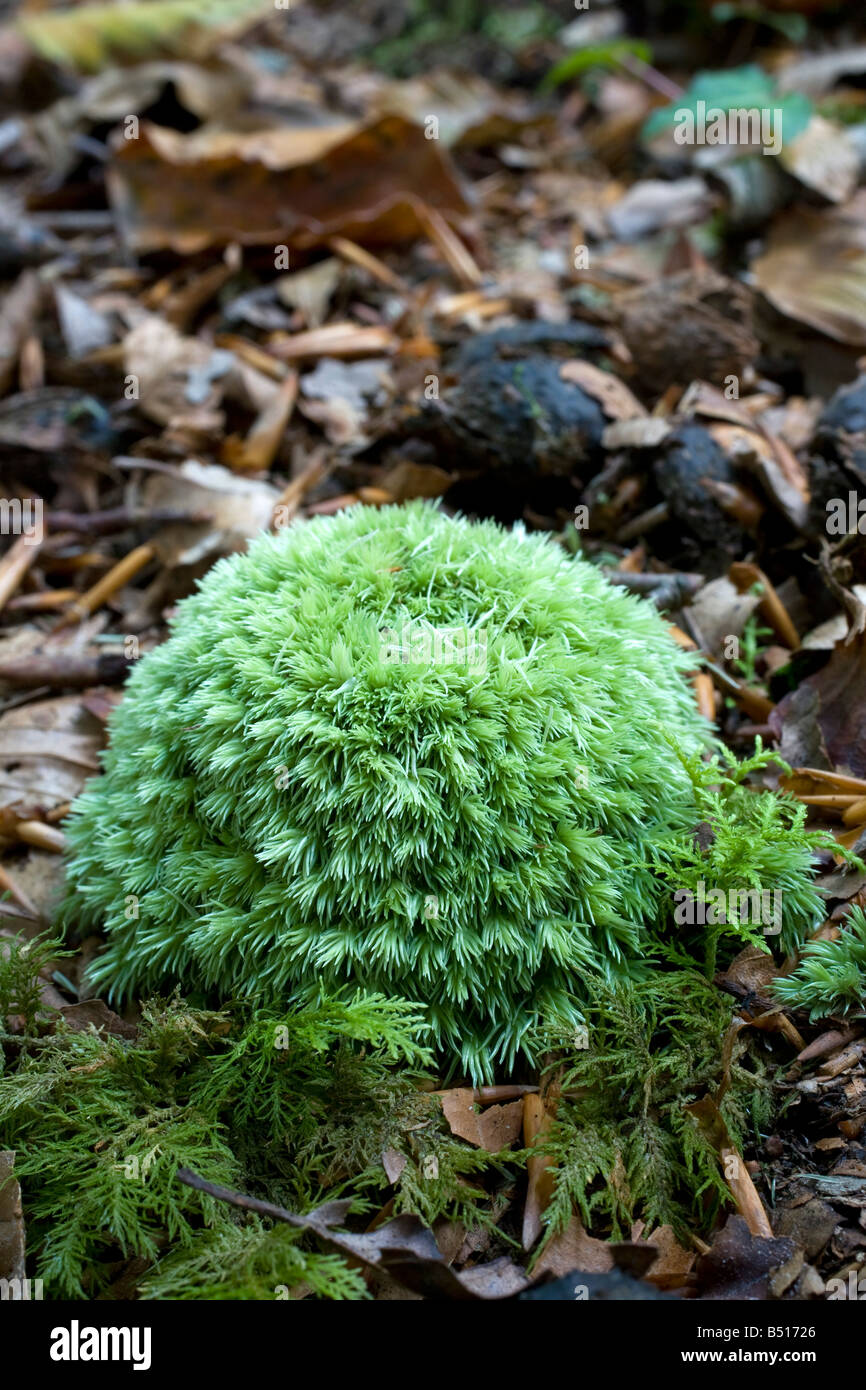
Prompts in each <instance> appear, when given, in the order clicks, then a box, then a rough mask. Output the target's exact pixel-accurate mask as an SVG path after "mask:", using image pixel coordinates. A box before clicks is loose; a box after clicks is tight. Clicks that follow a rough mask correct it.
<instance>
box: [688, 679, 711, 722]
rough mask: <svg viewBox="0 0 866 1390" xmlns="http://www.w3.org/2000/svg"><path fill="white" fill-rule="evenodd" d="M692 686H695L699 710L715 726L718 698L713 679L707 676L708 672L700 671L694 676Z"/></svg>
mask: <svg viewBox="0 0 866 1390" xmlns="http://www.w3.org/2000/svg"><path fill="white" fill-rule="evenodd" d="M692 685H693V686H694V691H695V700H696V701H697V706H698V710H699V711H700V713H701V714H702V715H703V716H704V718H705V719H708V720H709V721H710V723H711V724H714V723H715V722H716V697H715V692H714V690H713V681H712V677H711V676H709V675H707V672H706V671H698V672H697V673H696V674H695V675H694V676H692Z"/></svg>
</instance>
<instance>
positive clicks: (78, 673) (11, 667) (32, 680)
mask: <svg viewBox="0 0 866 1390" xmlns="http://www.w3.org/2000/svg"><path fill="white" fill-rule="evenodd" d="M130 665H131V662H129V661H127V659H126V657H125V656H123V655H122V654H121V653H120V652H99V653H98V654H92V653H90V652H75V651H66V650H61V649H58V650H56V651H44V652H34V653H33V654H32V655H30V656H27V657H24V658H21V659H19V660H14V659H10V660H7V661H0V681H3V682H5V684H6V685H11V686H14V687H15V688H16V689H18V690H34V689H36V688H38V687H40V686H46V687H48V689H50V690H62V689H63V688H64V687H65V686H73V687H74V688H75V689H85V688H86V687H87V686H89V685H118V684H119V683H120V682H121V681H123V680H125V678H126V674H127V672H128V670H129V667H130Z"/></svg>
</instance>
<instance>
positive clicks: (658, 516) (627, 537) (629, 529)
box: [616, 502, 671, 545]
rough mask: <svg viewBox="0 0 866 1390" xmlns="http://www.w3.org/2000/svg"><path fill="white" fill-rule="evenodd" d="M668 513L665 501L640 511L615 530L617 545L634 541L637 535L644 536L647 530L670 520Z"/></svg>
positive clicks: (652, 529) (651, 529)
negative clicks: (638, 514)
mask: <svg viewBox="0 0 866 1390" xmlns="http://www.w3.org/2000/svg"><path fill="white" fill-rule="evenodd" d="M670 515H671V513H670V508H669V506H668V504H667V502H659V503H658V504H657V505H656V506H655V507H650V508H649V510H648V511H645V512H641V514H640V516H636V517H635V518H634V519H633V520H632V521H629V522H627V523H626V525H625V526H621V527H620V529H619V531H617V533H616V541H617V545H625V544H626V543H627V542H628V541H635V540H637V538H638V536H645V535H646V533H647V531H654V530H655V528H656V527H657V526H663V525H664V523H665V522H666V521H669V520H670Z"/></svg>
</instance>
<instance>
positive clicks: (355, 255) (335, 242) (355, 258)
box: [328, 236, 411, 294]
mask: <svg viewBox="0 0 866 1390" xmlns="http://www.w3.org/2000/svg"><path fill="white" fill-rule="evenodd" d="M328 245H329V246H330V248H331V250H332V251H333V252H334V253H335V255H337V256H341V257H342V258H343V260H344V261H349V262H350V263H351V264H352V265H356V266H358V267H359V268H360V269H361V270H366V271H367V272H368V273H369V274H370V275H372V276H373V279H374V280H378V281H379V283H380V284H382V285H387V286H388V288H389V289H391V290H396V291H397V293H398V294H410V293H411V291H410V289H409V286H408V285H407V284H406V281H405V280H401V279H400V276H399V275H397V274H396V273H395V272H394V271H393V270H390V269H389V268H388V266H386V265H385V262H384V261H380V260H379V257H378V256H374V255H373V254H372V253H371V252H370V251H365V250H364V248H363V246H359V245H358V243H357V242H355V241H349V239H348V237H344V236H332V237H330V238H329V240H328Z"/></svg>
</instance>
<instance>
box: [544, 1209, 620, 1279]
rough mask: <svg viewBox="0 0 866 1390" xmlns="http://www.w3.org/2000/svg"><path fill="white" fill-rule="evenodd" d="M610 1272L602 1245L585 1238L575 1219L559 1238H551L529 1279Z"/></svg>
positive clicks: (610, 1261) (607, 1250)
mask: <svg viewBox="0 0 866 1390" xmlns="http://www.w3.org/2000/svg"><path fill="white" fill-rule="evenodd" d="M610 1269H613V1255H612V1253H611V1250H610V1246H609V1245H608V1244H607V1242H606V1241H603V1240H596V1238H595V1236H590V1235H587V1233H586V1231H585V1230H584V1228H583V1225H582V1223H581V1221H580V1220H579V1218H578V1217H576V1216H572V1218H571V1221H570V1222H569V1224H568V1226H567V1227H566V1229H565V1230H564V1231H562V1232H561V1233H560V1234H559V1235H555V1236H551V1238H550V1240H549V1241H548V1242H547V1244H546V1245H545V1247H544V1249H543V1250H542V1252H541V1255H540V1256H539V1258H538V1260H537V1262H536V1263H535V1265H534V1266H533V1269H532V1274H533V1278H534V1279H537V1278H538V1277H539V1276H540V1275H542V1274H552V1275H555V1276H557V1277H559V1276H560V1275H563V1274H570V1273H571V1272H572V1270H581V1271H582V1272H583V1273H584V1274H605V1273H606V1272H607V1271H608V1270H610Z"/></svg>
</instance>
